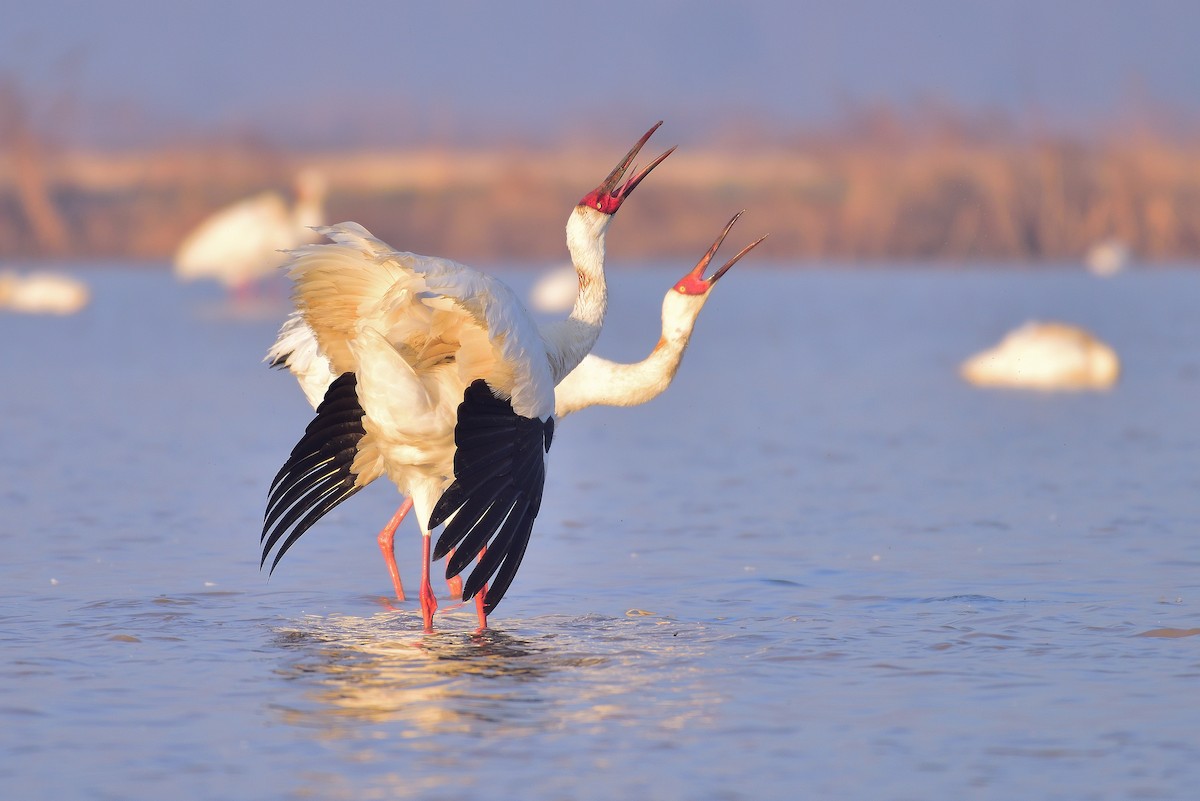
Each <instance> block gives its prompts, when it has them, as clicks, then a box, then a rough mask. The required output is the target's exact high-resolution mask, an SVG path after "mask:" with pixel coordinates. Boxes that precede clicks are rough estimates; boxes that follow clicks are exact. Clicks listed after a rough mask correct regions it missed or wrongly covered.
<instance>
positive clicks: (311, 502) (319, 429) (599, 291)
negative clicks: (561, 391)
mask: <svg viewBox="0 0 1200 801" xmlns="http://www.w3.org/2000/svg"><path fill="white" fill-rule="evenodd" d="M659 125H661V123H659V124H658V125H655V126H654V127H653V128H651V129H650V130H649V131H648V132H647V133H646V134H645V135H644V136H643V137H642V138H641V140H639V142H638V143H637V144H636V145H635V146H634V147H633V149H632V150H630V152H629V153H628V154H627V155H626V157H625V159H624V160H623V161H622V162H621V164H619V165H618V166H617V168H616V169H614V170H613V171H612V173H610V175H609V177H608V178H607V179H606V180H605V181H604V183H602V184H601V185H600V186H599V187H598V188H597V189H596V190H594V191H592V192H590V193H588V194H587V195H586V196H585V197H584V198H583V199H582V200H581V201H580V203H579V205H578V206H576V208H575V209H574V211H572V213H571V216H570V218H569V219H568V221H567V245H568V249H569V250H570V252H571V257H572V262H573V263H574V265H575V267H576V269H577V271H578V276H579V277H578V280H579V285H580V291H579V297H578V298H577V300H576V303H575V307H574V309H573V311H572V313H571V315H570V317H568V318H567V319H566V320H562V321H556V322H553V323H549V324H546V325H544V326H542V327H541V328H540V329H539V328H538V326H536V324H535V323H534V321H533V319H532V317H530V315H529V313H528V312H527V311H526V309H525V307H524V306H523V305H522V304H521V303H520V301H519V300H518V299H517V298H516V296H515V295H514V294H513V292H512V291H511V290H510V289H509V288H508V287H507V286H505V285H504V284H503V283H501V282H499V281H497V280H496V279H494V278H491V277H490V276H487V275H484V274H482V273H478V272H475V271H474V270H471V269H470V268H468V267H465V266H463V265H461V264H458V263H456V262H452V261H449V260H447V259H438V258H431V257H427V256H418V255H416V254H412V253H402V252H397V251H394V250H392V249H391V248H390V247H389V246H388V245H386V244H385V243H383V242H381V241H380V240H378V239H376V238H374V237H373V236H371V235H370V234H369V233H368V232H367V231H366V230H365V229H363V228H362V227H361V226H359V225H357V224H355V223H344V224H342V225H338V226H333V227H332V228H327V229H322V231H321V232H322V233H323V234H325V235H326V236H328V237H329V238H330V239H332V240H333V242H334V244H326V245H311V246H308V247H305V248H301V249H300V250H298V251H296V252H295V253H294V254H293V255H292V256H291V258H290V260H289V262H288V266H289V268H290V269H289V275H290V276H291V277H292V278H293V280H294V281H295V282H296V288H295V294H294V297H295V300H296V308H297V311H298V312H299V314H300V316H301V317H302V319H303V323H304V324H305V325H307V326H308V327H309V328H310V329H311V330H312V332H313V334H314V336H315V339H316V343H317V350H316V352H317V353H319V354H321V355H323V356H324V358H325V359H327V360H328V367H329V368H330V374H331V375H337V378H336V379H334V381H333V382H332V384H330V386H329V389H328V391H327V392H326V393H325V395H324V398H323V399H322V401H321V403H320V405H319V406H318V408H317V416H316V418H315V419H314V420H313V422H312V423H311V424H310V425H309V427H308V429H307V431H306V432H305V436H304V437H303V438H302V439H301V440H300V442H299V443H297V445H296V447H295V448H294V449H293V450H292V454H291V456H290V457H289V459H288V461H287V462H286V463H285V464H284V466H283V468H282V469H281V470H280V472H279V474H278V475H277V476H276V478H275V481H274V482H273V483H272V486H271V491H270V498H269V500H268V504H267V512H266V515H265V520H264V524H263V534H262V539H263V554H262V560H263V563H264V564H265V562H266V559H267V557H268V555H269V554H270V552H271V551H272V550H273V549H274V548H275V546H276V545H277V544H279V550H278V552H277V553H276V555H275V559H274V561H273V562H272V570H274V567H275V566H276V565H277V564H278V563H279V560H280V558H281V557H282V556H283V554H284V553H286V552H287V550H288V549H289V548H290V547H291V546H292V544H293V543H295V541H296V540H297V539H298V538H299V537H300V536H301V535H302V534H303V533H304V532H305V531H307V530H308V528H309V527H310V526H312V525H313V523H315V522H316V521H317V520H318V519H320V517H322V516H323V515H324V514H325V513H326V512H328V511H329V510H330V509H332V508H334V507H335V506H337V505H338V504H339V503H341V502H342V501H344V500H345V499H346V498H348V497H350V496H351V495H353V494H354V493H356V492H358V490H360V489H361V488H362V487H364V486H366V485H367V484H369V483H370V482H371V481H374V480H375V479H376V478H378V477H379V476H381V475H384V474H386V475H387V476H388V477H389V478H390V479H391V480H392V481H393V482H394V483H395V484H396V485H397V487H398V488H399V489H400V491H401V492H402V493H403V494H405V495H407V496H408V498H409V502H406V504H405V506H403V507H401V510H400V511H399V512H398V513H397V520H396V522H397V523H398V519H399V518H402V517H403V515H404V513H405V512H407V511H408V509H407V508H406V507H409V506H410V505H411V507H413V508H415V509H416V512H417V520H418V522H419V524H420V525H421V533H422V535H423V537H422V543H423V559H422V577H421V589H420V601H421V612H422V617H423V619H424V623H425V629H426V630H427V631H431V630H432V627H433V614H434V611H435V610H436V608H437V601H436V599H435V598H434V595H433V590H432V587H431V586H430V582H429V559H430V532H431V531H432V529H434V528H437V527H438V526H439V525H441V524H442V523H443V522H444V523H446V529H445V531H444V532H443V533H442V535H441V537H440V538H439V540H438V543H437V548H436V550H435V551H434V553H433V556H434V558H439V559H440V558H441V557H442V556H445V555H446V554H447V553H449V552H450V551H452V550H454V549H457V552H456V553H454V555H452V556H451V558H450V559H449V562H448V564H447V576H456V575H458V574H459V573H461V572H462V570H463V569H465V568H466V567H467V566H468V565H469V564H470V562H471V561H472V560H473V559H474V558H475V557H476V556H477V555H478V556H479V563H478V565H477V566H476V567H475V569H474V570H473V571H472V572H471V574H470V575H469V576H468V578H467V580H466V583H465V587H464V590H463V600H464V601H465V600H467V599H469V598H471V597H473V596H476V595H477V594H479V595H480V598H479V616H480V625H481V626H485V625H486V622H487V621H486V615H487V614H488V613H490V612H491V611H492V610H493V609H494V608H495V606H496V604H497V603H499V601H500V599H501V598H502V597H503V596H504V593H505V592H506V591H507V589H508V587H509V585H510V584H511V582H512V580H513V577H514V576H515V574H516V570H517V568H518V566H519V565H520V563H521V559H522V558H523V556H524V553H525V547H526V545H527V544H528V541H529V536H530V532H531V530H532V527H533V521H534V518H536V516H537V513H538V510H539V508H540V505H541V494H542V487H543V484H544V482H545V465H544V454H545V453H546V452H547V451H548V450H549V447H550V443H551V440H552V436H553V430H554V420H553V413H554V385H555V384H556V383H558V382H559V381H560V380H561V379H562V378H563V377H564V376H565V375H566V374H567V373H568V372H570V371H571V370H572V369H574V368H575V367H576V366H577V365H578V364H579V362H580V361H581V360H582V359H583V357H584V356H585V355H586V354H587V352H588V351H589V350H591V347H592V345H593V344H594V343H595V341H596V337H597V336H599V333H600V328H601V326H602V325H603V321H604V315H605V312H606V310H607V286H606V284H605V277H604V233H605V230H606V229H607V227H608V224H609V222H610V221H611V219H612V215H613V214H615V213H616V211H617V210H618V209H619V208H620V206H621V204H622V203H623V201H624V200H625V198H626V197H628V195H629V194H630V193H631V192H632V191H633V189H634V188H636V187H637V185H638V184H639V183H640V182H641V181H642V180H643V179H644V178H645V177H646V175H648V174H649V173H650V171H651V170H653V169H654V168H655V167H656V166H657V165H658V164H660V163H661V162H662V161H663V159H665V158H666V157H667V156H668V155H669V154H670V153H671V151H670V150H668V151H667V152H666V153H664V154H663V155H662V156H659V157H658V158H657V159H655V160H654V161H653V162H651V163H650V164H649V165H648V166H647V167H646V168H644V169H643V170H641V171H639V172H637V173H636V174H635V175H633V176H632V177H631V178H629V179H628V180H627V181H625V182H624V183H623V184H622V183H621V180H622V178H623V177H624V175H625V173H626V171H627V170H628V169H629V166H630V164H631V163H632V162H633V160H634V158H636V156H637V153H638V152H639V151H640V149H641V148H642V146H643V145H644V144H645V143H646V141H647V140H648V139H649V138H650V135H651V134H653V132H654V131H655V130H657V129H658V127H659ZM293 325H295V324H293V323H291V321H289V323H288V324H286V325H285V330H284V331H283V332H281V338H285V337H287V336H289V335H294V334H295V330H296V329H295V328H289V327H290V326H293ZM302 384H303V382H302ZM493 577H494V579H493ZM489 581H492V585H491V587H490V588H488V587H487V582H489Z"/></svg>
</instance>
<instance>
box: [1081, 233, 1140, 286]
mask: <svg viewBox="0 0 1200 801" xmlns="http://www.w3.org/2000/svg"><path fill="white" fill-rule="evenodd" d="M1084 261H1085V263H1086V264H1087V268H1088V271H1089V272H1091V273H1092V275H1098V276H1100V277H1101V278H1108V277H1109V276H1113V275H1116V274H1117V273H1119V272H1121V271H1122V270H1124V269H1125V266H1126V265H1127V264H1128V263H1129V247H1128V246H1127V245H1126V244H1125V243H1124V242H1122V241H1121V240H1120V239H1117V238H1116V237H1112V238H1110V239H1105V240H1104V241H1102V242H1097V243H1096V244H1095V245H1092V247H1091V248H1089V249H1088V252H1087V256H1086V258H1085V259H1084Z"/></svg>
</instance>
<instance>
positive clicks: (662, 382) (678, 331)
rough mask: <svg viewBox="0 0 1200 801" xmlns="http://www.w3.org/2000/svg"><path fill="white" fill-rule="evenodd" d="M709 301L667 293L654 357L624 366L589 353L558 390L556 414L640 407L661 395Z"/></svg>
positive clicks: (556, 394)
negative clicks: (701, 309) (594, 409)
mask: <svg viewBox="0 0 1200 801" xmlns="http://www.w3.org/2000/svg"><path fill="white" fill-rule="evenodd" d="M705 299H706V298H703V297H701V298H684V297H682V296H678V295H676V293H675V292H674V290H672V291H670V292H668V293H667V297H666V298H665V299H664V301H663V327H662V337H661V338H660V339H659V340H658V344H657V345H655V346H654V350H653V351H652V352H651V353H650V355H649V356H647V357H646V358H645V359H642V360H641V361H640V362H634V363H633V364H621V363H619V362H611V361H609V360H608V359H602V358H600V357H599V356H595V355H590V354H589V355H588V357H587V358H585V359H584V360H583V361H582V362H581V363H580V365H579V366H578V367H576V368H575V370H573V371H572V372H571V374H570V375H568V376H567V377H566V378H565V379H563V380H562V381H561V382H560V383H559V384H558V386H556V387H555V388H554V412H555V414H556V415H558V416H559V417H565V416H566V415H568V414H570V413H571V412H575V411H578V410H580V409H585V408H587V407H588V406H638V405H639V404H642V403H646V402H647V401H651V400H653V399H654V398H657V397H658V396H659V395H661V394H662V393H663V392H664V391H666V389H667V387H669V386H671V382H672V381H673V380H675V373H676V372H677V371H678V370H679V365H680V363H681V362H682V361H683V354H684V351H686V350H687V346H688V343H689V342H690V341H691V339H692V330H693V327H694V325H695V322H696V315H698V314H699V313H700V308H701V307H702V306H703V305H704V301H705Z"/></svg>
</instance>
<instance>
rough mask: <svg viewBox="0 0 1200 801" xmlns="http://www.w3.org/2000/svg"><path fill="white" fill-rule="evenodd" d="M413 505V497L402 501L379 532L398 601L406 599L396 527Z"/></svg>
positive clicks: (381, 549) (384, 560) (381, 547)
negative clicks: (401, 579)
mask: <svg viewBox="0 0 1200 801" xmlns="http://www.w3.org/2000/svg"><path fill="white" fill-rule="evenodd" d="M412 505H413V502H412V498H409V499H408V500H406V501H405V502H404V503H402V504H401V505H400V508H399V509H397V510H396V514H394V515H392V519H391V520H389V521H388V522H387V525H386V526H384V527H383V530H382V531H380V532H379V551H380V553H382V554H383V563H384V564H385V565H387V569H388V575H389V576H391V577H392V587H393V588H394V589H395V590H396V600H397V601H403V600H404V584H402V583H401V582H400V568H398V567H397V566H396V528H397V527H399V525H400V522H401V521H402V520H404V516H405V515H407V514H408V510H409V509H412Z"/></svg>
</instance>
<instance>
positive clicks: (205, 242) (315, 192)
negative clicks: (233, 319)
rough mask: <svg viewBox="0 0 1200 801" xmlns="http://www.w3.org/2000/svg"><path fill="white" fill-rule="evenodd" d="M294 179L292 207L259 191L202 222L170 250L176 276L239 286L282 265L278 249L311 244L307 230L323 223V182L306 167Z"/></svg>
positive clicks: (274, 195) (274, 194) (312, 234)
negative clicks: (172, 251) (173, 254)
mask: <svg viewBox="0 0 1200 801" xmlns="http://www.w3.org/2000/svg"><path fill="white" fill-rule="evenodd" d="M295 183H296V185H295V192H296V202H295V204H294V205H293V206H289V205H288V203H287V201H286V200H285V199H284V198H283V196H282V195H280V194H279V193H278V192H262V193H260V194H257V195H255V196H253V197H249V198H246V199H245V200H241V201H239V202H237V203H234V204H233V205H231V206H227V207H225V208H223V209H221V210H219V211H217V212H215V213H213V214H212V216H210V217H208V218H207V219H205V220H204V221H203V222H201V223H200V225H198V226H197V227H196V228H195V230H193V231H192V232H191V233H190V234H188V236H187V238H186V239H184V241H183V243H182V244H181V245H180V246H179V249H178V250H177V251H176V252H175V274H176V275H177V276H178V277H179V278H181V279H183V280H185V281H191V280H196V279H213V280H216V281H220V282H221V283H222V284H224V285H225V286H226V287H228V288H230V289H243V288H245V287H246V286H248V285H249V284H250V283H252V282H253V281H256V280H258V279H260V278H264V277H266V276H268V275H270V274H271V273H273V272H274V271H275V270H276V269H277V268H278V267H279V265H281V264H283V261H284V259H285V258H286V255H285V254H284V253H283V251H287V250H291V249H294V248H297V247H300V246H301V245H304V244H306V243H310V242H316V241H317V239H318V238H319V237H318V236H317V234H316V233H315V232H314V231H313V230H312V228H313V227H315V226H319V225H323V224H324V222H325V220H324V216H325V212H324V203H325V180H324V178H323V177H322V176H321V175H320V174H319V173H316V172H314V171H312V170H305V171H303V172H301V173H300V174H299V175H297V176H296V182H295Z"/></svg>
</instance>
